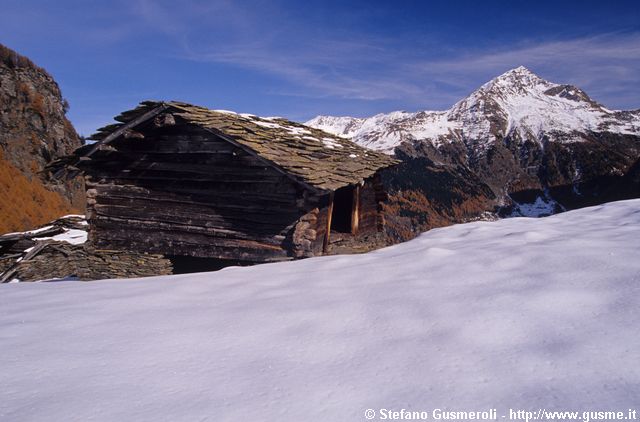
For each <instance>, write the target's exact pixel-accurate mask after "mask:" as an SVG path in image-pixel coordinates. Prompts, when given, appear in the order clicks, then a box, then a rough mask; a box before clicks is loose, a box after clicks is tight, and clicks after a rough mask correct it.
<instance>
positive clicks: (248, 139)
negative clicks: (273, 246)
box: [76, 101, 397, 191]
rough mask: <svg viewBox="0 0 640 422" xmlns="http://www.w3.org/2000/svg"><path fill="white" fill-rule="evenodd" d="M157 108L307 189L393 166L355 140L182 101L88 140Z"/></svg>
mask: <svg viewBox="0 0 640 422" xmlns="http://www.w3.org/2000/svg"><path fill="white" fill-rule="evenodd" d="M160 109H163V110H167V111H168V112H171V113H173V114H174V115H176V116H179V117H181V118H182V119H184V120H185V121H186V122H188V123H191V124H194V125H198V126H200V127H202V128H204V129H206V130H211V131H213V132H214V133H215V134H216V135H218V136H222V137H226V138H227V139H228V140H231V141H232V142H234V143H237V144H240V145H241V146H242V147H245V148H248V149H249V150H251V151H253V152H254V153H255V154H256V155H258V156H260V157H261V158H263V159H265V160H266V161H267V162H268V163H269V164H272V165H274V166H276V167H278V168H280V169H281V170H284V171H285V172H286V173H287V174H290V175H292V176H293V177H294V178H295V179H296V180H298V181H299V182H301V183H303V184H304V185H305V186H307V187H311V188H313V189H318V190H321V191H331V190H336V189H338V188H340V187H342V186H346V185H349V184H356V183H359V182H360V181H362V180H363V179H366V178H368V177H371V176H373V174H375V173H376V172H377V171H378V170H379V169H381V168H384V167H389V166H392V165H394V164H396V163H397V161H396V160H394V159H392V158H391V157H388V156H387V155H385V154H381V153H375V152H371V153H369V154H367V155H366V156H365V155H364V152H365V149H364V148H363V147H361V146H359V145H357V144H356V143H354V142H353V141H350V140H348V139H345V138H342V137H339V136H334V135H331V134H329V133H326V132H323V131H321V130H318V129H314V128H311V127H307V126H304V125H301V124H299V123H295V122H292V121H289V120H285V119H275V118H272V119H269V120H266V119H262V118H260V117H257V116H254V115H250V114H246V113H244V114H238V113H235V112H231V111H228V110H209V109H206V108H204V107H198V106H194V105H191V104H186V103H181V102H155V101H146V102H143V103H141V104H140V106H138V107H137V108H136V109H134V110H128V111H125V112H123V113H122V114H121V115H119V116H116V118H115V119H116V120H117V121H119V122H121V123H119V124H115V125H109V126H106V127H105V128H102V129H100V130H99V131H98V133H97V134H95V135H93V136H92V138H93V139H94V140H98V141H99V142H102V141H103V140H104V139H106V138H107V137H108V136H109V135H111V134H112V133H114V132H115V131H117V130H119V129H121V128H122V127H123V126H124V125H126V124H128V123H130V122H134V121H136V119H138V118H139V117H141V116H144V115H145V114H147V113H149V112H152V111H153V110H160ZM148 118H151V117H148ZM322 138H331V139H332V140H333V143H335V144H339V145H340V146H341V147H340V148H335V146H334V148H327V147H326V145H327V144H326V142H323V141H321V139H322ZM85 152H86V151H85V150H84V149H78V150H77V151H76V154H78V155H79V156H80V157H81V156H82V155H83V154H84V153H85ZM354 154H355V155H358V156H360V160H358V162H357V163H354V161H353V160H352V159H351V157H350V156H351V155H354Z"/></svg>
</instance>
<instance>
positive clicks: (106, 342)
mask: <svg viewBox="0 0 640 422" xmlns="http://www.w3.org/2000/svg"><path fill="white" fill-rule="evenodd" d="M639 229H640V200H631V201H624V202H618V203H611V204H606V205H604V206H598V207H593V208H586V209H582V210H578V211H572V212H567V213H564V214H560V215H556V216H552V217H548V218H544V219H527V218H515V219H506V220H501V221H498V222H476V223H470V224H464V225H458V226H452V227H447V228H443V229H436V230H432V231H430V232H428V233H426V234H423V235H422V236H420V237H419V238H417V239H415V240H413V241H411V242H408V243H405V244H401V245H397V246H394V247H390V248H386V249H382V250H379V251H376V252H372V253H368V254H364V255H358V256H334V257H322V258H314V259H308V260H303V261H296V262H291V263H282V264H268V265H261V266H256V267H251V268H228V269H225V270H222V271H219V272H216V273H201V274H191V275H184V276H168V277H158V278H148V279H138V280H126V281H125V280H120V281H118V280H109V281H99V282H91V283H80V282H59V283H24V284H23V283H20V284H9V285H3V286H0V290H1V291H0V339H1V343H0V344H1V346H2V352H3V353H2V364H1V365H2V367H1V370H0V385H2V390H3V391H2V400H1V401H0V419H2V420H11V421H21V420H29V421H50V420H68V421H80V420H93V421H113V420H136V421H206V420H209V421H222V420H224V421H250V420H256V421H257V420H261V421H268V420H272V421H275V420H278V421H320V420H322V421H361V420H365V415H364V412H365V409H374V410H376V411H378V410H379V409H381V408H385V409H393V410H397V411H399V410H400V409H403V408H404V409H410V410H415V411H421V410H426V411H430V410H432V409H434V408H441V409H452V410H461V411H465V410H466V411H474V410H486V409H488V408H496V409H497V412H498V415H501V414H507V415H508V410H509V409H510V408H513V409H518V408H519V409H528V410H529V409H538V408H545V409H548V410H551V409H558V410H585V411H586V410H614V409H615V410H621V411H627V409H628V408H634V406H637V405H638V397H639V395H640V366H638V361H640V312H639V309H640V295H639V294H638V293H639V289H640V236H638V233H640V230H639ZM498 417H499V418H500V416H498ZM376 420H377V419H376Z"/></svg>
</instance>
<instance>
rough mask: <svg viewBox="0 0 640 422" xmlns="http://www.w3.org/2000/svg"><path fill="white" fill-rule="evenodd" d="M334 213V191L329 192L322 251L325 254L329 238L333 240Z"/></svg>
mask: <svg viewBox="0 0 640 422" xmlns="http://www.w3.org/2000/svg"><path fill="white" fill-rule="evenodd" d="M332 214H333V192H331V193H330V194H329V211H328V214H327V230H326V231H325V233H324V241H323V242H322V253H323V254H325V253H327V251H328V250H329V240H331V216H332Z"/></svg>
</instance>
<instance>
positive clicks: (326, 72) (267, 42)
mask: <svg viewBox="0 0 640 422" xmlns="http://www.w3.org/2000/svg"><path fill="white" fill-rule="evenodd" d="M0 42H1V43H3V44H6V45H7V46H9V47H11V48H13V49H15V50H17V51H18V52H20V53H22V54H24V55H27V56H28V57H30V58H31V59H32V60H34V61H35V62H36V63H37V64H39V65H40V66H42V67H44V68H46V69H47V70H48V71H49V72H50V73H51V74H52V75H53V76H54V77H55V78H56V80H57V81H58V83H59V84H60V86H61V88H62V91H63V95H64V96H65V97H66V98H67V99H68V101H69V103H70V104H71V110H70V112H69V117H70V118H71V120H72V122H73V123H74V125H75V126H76V128H77V129H78V131H79V132H80V133H82V134H84V135H89V134H91V133H93V131H94V130H95V129H96V128H97V127H99V126H101V125H104V124H106V123H109V122H110V120H111V118H112V117H113V116H114V115H116V114H118V113H119V112H120V111H122V110H125V109H128V108H131V107H133V106H135V104H137V103H138V102H139V101H142V100H145V99H167V100H173V99H175V100H182V101H187V102H192V103H195V104H198V105H204V106H207V107H211V108H222V109H229V110H236V111H240V112H250V113H254V114H258V115H263V116H273V115H279V116H285V117H288V118H290V119H293V120H298V121H304V120H307V119H309V118H311V117H313V116H315V115H317V114H331V115H352V116H368V115H373V114H376V113H381V112H389V111H393V110H408V111H415V110H422V109H446V108H448V107H450V106H451V105H452V104H453V103H454V102H456V101H457V100H459V99H461V98H462V97H464V96H465V95H467V94H469V93H470V92H472V91H473V90H475V89H476V88H477V87H478V86H480V85H481V84H482V83H484V82H486V81H488V80H489V79H491V78H493V77H495V76H497V75H499V74H501V73H503V72H505V71H507V70H509V69H511V68H514V67H517V66H519V65H525V66H527V67H529V68H530V69H531V70H533V71H534V72H535V73H537V74H538V75H540V76H541V77H544V78H546V79H549V80H551V81H554V82H561V83H572V84H574V85H578V86H580V87H581V88H583V89H584V90H585V91H587V93H589V94H590V95H591V96H592V97H593V98H594V99H596V100H597V101H599V102H601V103H603V104H605V105H606V106H608V107H610V108H620V109H631V108H633V109H635V108H639V107H640V6H639V5H638V3H637V1H609V2H603V1H597V2H591V1H574V2H569V1H560V0H556V1H553V2H551V1H540V0H537V1H533V0H529V1H518V0H511V1H506V0H505V1H498V0H496V1H488V0H487V1H426V0H425V1H415V2H413V1H398V0H396V1H384V2H376V1H348V0H344V1H310V0H307V1H277V0H270V1H198V0H185V1H179V0H172V1H160V0H158V1H154V0H123V1H120V0H112V1H93V0H57V1H55V2H53V1H29V0H0Z"/></svg>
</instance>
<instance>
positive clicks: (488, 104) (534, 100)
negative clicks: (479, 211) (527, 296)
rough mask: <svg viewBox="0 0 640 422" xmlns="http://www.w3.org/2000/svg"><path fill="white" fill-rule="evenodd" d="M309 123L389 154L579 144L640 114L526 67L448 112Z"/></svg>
mask: <svg viewBox="0 0 640 422" xmlns="http://www.w3.org/2000/svg"><path fill="white" fill-rule="evenodd" d="M306 124H307V125H309V126H313V127H316V128H319V129H323V130H325V131H327V132H330V133H334V134H337V135H341V136H346V137H349V138H353V139H354V140H355V141H356V142H358V143H360V144H361V145H363V146H365V147H368V148H372V149H376V150H380V151H386V152H388V153H392V152H393V150H394V148H395V147H396V146H398V145H400V144H401V143H402V142H406V141H424V142H428V143H430V144H432V145H433V146H435V147H436V148H439V147H440V146H441V145H443V144H447V143H462V144H464V145H465V146H466V148H467V149H469V148H471V149H473V150H476V151H478V152H479V153H481V152H482V151H483V150H485V149H486V148H487V147H488V146H489V145H491V144H492V143H493V142H496V141H501V140H502V139H504V138H507V137H511V138H514V137H515V138H519V139H520V140H522V141H524V140H530V141H534V142H537V143H540V144H541V145H542V143H543V139H548V140H552V141H559V142H579V141H581V140H583V139H584V138H585V137H587V136H588V134H589V133H593V132H609V133H614V134H622V135H637V134H638V133H640V115H639V113H636V112H628V111H622V112H621V111H611V110H608V109H607V108H605V107H603V106H602V105H601V104H599V103H597V102H596V101H594V100H592V99H591V98H590V97H589V96H588V95H587V94H586V93H585V92H584V91H583V90H581V89H580V88H577V87H575V86H573V85H561V84H556V83H553V82H549V81H547V80H545V79H543V78H541V77H539V76H538V75H536V74H535V73H533V72H532V71H531V70H529V69H527V68H526V67H524V66H519V67H516V68H514V69H511V70H509V71H507V72H505V73H503V74H502V75H500V76H497V77H496V78H494V79H492V80H490V81H489V82H487V83H485V84H484V85H482V86H481V87H480V88H478V89H477V90H476V91H474V92H472V93H471V94H469V95H468V96H467V97H465V98H463V99H462V100H460V101H459V102H457V103H456V104H454V105H453V107H451V108H450V109H449V110H446V111H421V112H417V113H407V112H400V111H396V112H392V113H389V114H378V115H376V116H373V117H370V118H352V117H331V116H319V117H316V118H314V119H312V120H310V121H308V122H307V123H306ZM550 134H553V136H549V135H550Z"/></svg>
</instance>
